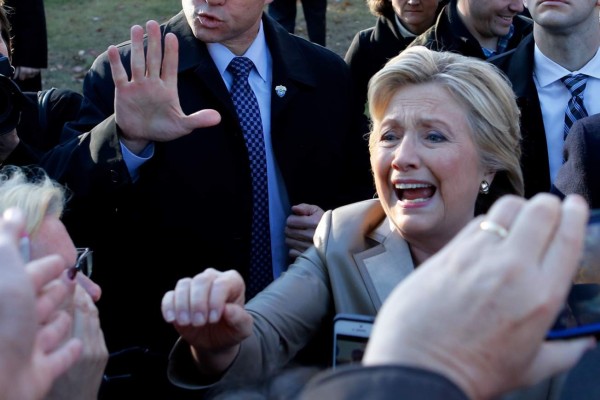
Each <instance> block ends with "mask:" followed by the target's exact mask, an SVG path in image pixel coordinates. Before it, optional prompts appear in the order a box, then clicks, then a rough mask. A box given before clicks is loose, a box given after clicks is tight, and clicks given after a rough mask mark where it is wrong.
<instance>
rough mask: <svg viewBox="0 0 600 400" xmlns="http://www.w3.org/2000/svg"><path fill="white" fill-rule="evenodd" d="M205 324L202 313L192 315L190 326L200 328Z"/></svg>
mask: <svg viewBox="0 0 600 400" xmlns="http://www.w3.org/2000/svg"><path fill="white" fill-rule="evenodd" d="M205 323H206V318H204V314H203V313H200V312H199V313H195V314H194V321H193V322H192V324H193V325H194V326H202V325H204V324H205Z"/></svg>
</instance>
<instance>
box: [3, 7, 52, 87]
mask: <svg viewBox="0 0 600 400" xmlns="http://www.w3.org/2000/svg"><path fill="white" fill-rule="evenodd" d="M5 4H6V6H7V8H8V10H9V11H10V12H9V13H8V18H9V21H10V24H11V26H12V30H11V34H12V37H13V41H14V42H13V54H12V61H13V65H14V66H15V67H16V72H15V82H17V84H18V85H19V87H20V88H21V90H23V91H29V92H37V91H39V90H42V69H44V68H47V67H48V37H47V35H48V34H47V31H46V13H45V10H44V0H5Z"/></svg>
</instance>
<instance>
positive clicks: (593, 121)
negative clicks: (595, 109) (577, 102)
mask: <svg viewBox="0 0 600 400" xmlns="http://www.w3.org/2000/svg"><path fill="white" fill-rule="evenodd" d="M578 122H579V123H580V124H581V125H583V126H585V128H586V129H589V130H593V131H594V132H600V114H593V115H590V116H589V117H586V118H582V119H581V120H579V121H578Z"/></svg>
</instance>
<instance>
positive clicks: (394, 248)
mask: <svg viewBox="0 0 600 400" xmlns="http://www.w3.org/2000/svg"><path fill="white" fill-rule="evenodd" d="M369 236H370V237H371V238H372V239H374V240H376V241H377V242H379V243H380V244H379V245H377V246H375V247H372V248H370V249H368V250H365V251H362V252H359V253H356V254H354V261H355V262H356V265H357V267H358V270H359V271H360V274H361V276H362V279H363V281H364V282H365V286H366V288H367V291H368V292H369V296H370V297H371V300H372V301H373V304H374V306H375V308H376V309H377V310H379V308H380V307H381V303H383V301H385V299H386V298H387V297H388V295H389V294H390V293H391V291H392V290H393V289H394V288H395V287H396V285H397V284H398V283H399V282H400V281H401V280H403V279H404V278H406V277H407V276H408V274H410V273H411V272H413V270H414V264H413V262H412V257H411V255H410V250H409V248H408V244H407V243H406V241H404V240H403V239H402V238H401V237H400V235H398V234H397V233H396V232H393V231H392V230H391V229H390V221H389V219H387V218H386V219H384V220H383V222H382V223H381V224H380V225H379V226H378V227H377V229H375V230H374V231H373V232H372V233H371V234H370V235H369Z"/></svg>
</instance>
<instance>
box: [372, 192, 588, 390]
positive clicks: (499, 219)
mask: <svg viewBox="0 0 600 400" xmlns="http://www.w3.org/2000/svg"><path fill="white" fill-rule="evenodd" d="M587 219H588V206H587V204H586V203H585V201H584V200H583V199H582V198H581V197H580V196H574V195H571V196H568V197H567V198H566V199H565V200H564V202H562V203H561V202H560V200H559V199H558V198H557V197H555V196H552V195H550V194H540V195H537V196H535V197H533V198H532V199H531V200H525V199H523V198H519V197H516V196H506V197H503V198H501V199H499V200H498V201H497V202H496V203H495V204H494V205H493V206H492V208H491V209H490V211H489V212H488V214H487V215H485V216H484V217H479V218H476V219H475V220H474V221H472V222H471V223H469V224H468V225H467V226H466V227H465V228H464V229H463V230H462V231H460V232H459V234H458V235H457V236H456V237H455V238H454V239H453V240H452V241H451V242H450V243H449V244H447V245H446V246H445V247H444V248H442V249H441V250H440V251H439V252H438V253H437V254H436V255H434V256H433V257H431V258H429V259H428V260H427V261H426V262H424V263H423V264H421V265H420V266H419V268H417V269H416V270H415V272H413V273H412V274H410V276H408V277H407V278H406V279H405V280H403V281H402V282H401V283H400V284H399V285H398V286H397V287H396V288H395V289H394V290H393V291H392V293H391V294H390V295H389V296H388V298H387V300H386V301H385V303H384V305H383V306H382V308H381V310H380V312H379V313H378V315H377V321H376V323H375V326H374V328H373V331H372V333H371V337H370V339H369V345H368V346H367V349H366V352H365V356H364V358H363V364H364V365H366V366H375V365H385V364H394V365H406V366H412V367H417V368H423V369H426V370H430V371H435V372H437V373H440V374H442V375H443V376H445V377H447V378H448V379H450V380H451V381H452V382H454V383H455V384H456V385H457V386H458V387H460V388H461V389H462V390H463V391H464V392H465V393H466V394H467V397H469V398H473V399H484V398H496V397H498V396H499V395H501V394H503V393H506V392H507V391H509V390H513V389H516V388H518V387H522V386H528V385H532V384H535V383H537V382H539V381H540V380H542V379H544V378H547V377H550V376H553V375H555V374H556V373H558V372H560V371H564V370H565V369H567V368H570V367H572V366H573V365H574V364H575V363H576V362H577V361H578V360H579V358H580V357H581V356H582V354H583V353H584V352H585V351H586V350H588V349H591V348H593V347H594V346H595V340H594V339H593V338H582V339H575V340H569V341H552V342H545V341H544V339H545V337H546V334H547V332H548V330H549V329H550V327H551V326H552V324H553V322H554V320H555V319H556V316H557V315H558V313H559V311H560V309H561V307H562V305H563V304H564V301H565V299H566V297H567V293H568V291H569V289H570V286H571V281H572V278H573V276H574V275H575V272H576V270H577V267H578V261H579V257H580V255H581V252H582V248H583V240H584V236H585V227H586V222H587ZM482 222H485V223H482ZM509 232H510V233H509ZM488 233H493V234H495V235H498V236H499V237H501V238H503V240H494V241H490V240H489V238H490V237H493V235H489V234H488ZM533 287H535V289H534V290H532V288H533ZM432 321H435V323H432ZM440 327H443V329H442V330H440ZM440 332H442V333H440Z"/></svg>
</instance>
